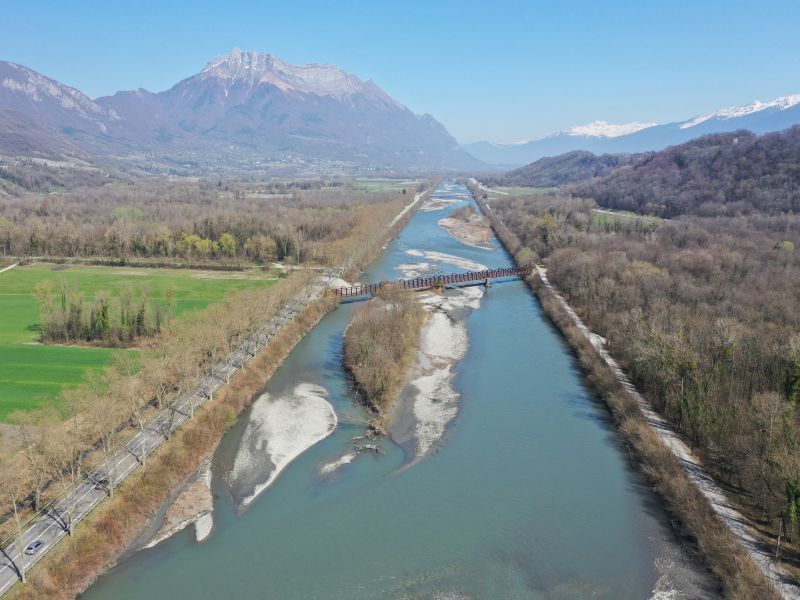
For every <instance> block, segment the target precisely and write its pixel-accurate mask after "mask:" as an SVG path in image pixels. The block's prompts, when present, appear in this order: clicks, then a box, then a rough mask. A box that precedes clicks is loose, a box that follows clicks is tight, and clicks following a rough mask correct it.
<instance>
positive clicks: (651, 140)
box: [464, 94, 800, 166]
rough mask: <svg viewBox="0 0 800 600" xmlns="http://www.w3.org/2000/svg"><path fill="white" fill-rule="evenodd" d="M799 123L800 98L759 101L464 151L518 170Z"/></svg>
mask: <svg viewBox="0 0 800 600" xmlns="http://www.w3.org/2000/svg"><path fill="white" fill-rule="evenodd" d="M799 123H800V94H798V95H793V96H784V97H781V98H777V99H775V100H772V101H770V102H758V101H757V102H752V103H750V104H745V105H743V106H735V107H730V108H723V109H720V110H717V111H714V112H711V113H707V114H703V115H700V116H697V117H693V118H691V119H687V120H686V121H677V122H674V123H666V124H662V125H658V124H655V123H627V124H623V125H614V124H610V123H606V122H605V121H595V122H594V123H590V124H588V125H583V126H579V127H573V128H571V129H567V130H565V131H561V132H559V133H556V134H554V135H551V136H548V137H545V138H542V139H538V140H533V141H530V142H525V143H521V144H520V143H517V144H492V143H490V142H476V143H474V144H466V145H465V146H464V149H465V150H467V151H468V152H469V153H470V154H472V155H473V156H475V157H477V158H479V159H480V160H482V161H484V162H487V163H489V164H494V165H507V166H519V165H525V164H529V163H532V162H534V161H536V160H538V159H540V158H542V157H545V156H557V155H559V154H563V153H565V152H571V151H573V150H588V151H590V152H594V153H595V154H604V153H630V152H646V151H649V150H662V149H663V148H666V147H667V146H672V145H675V144H681V143H683V142H687V141H689V140H690V139H692V138H696V137H699V136H701V135H706V134H708V133H724V132H727V131H736V130H737V129H747V130H749V131H752V132H753V133H757V134H762V133H769V132H772V131H780V130H782V129H786V128H788V127H791V126H792V125H797V124H799Z"/></svg>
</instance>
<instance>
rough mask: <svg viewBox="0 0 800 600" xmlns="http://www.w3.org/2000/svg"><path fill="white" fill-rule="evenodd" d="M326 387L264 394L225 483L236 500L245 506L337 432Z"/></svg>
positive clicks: (301, 386) (310, 386) (299, 387)
mask: <svg viewBox="0 0 800 600" xmlns="http://www.w3.org/2000/svg"><path fill="white" fill-rule="evenodd" d="M327 396H328V392H327V390H326V389H325V388H323V387H321V386H319V385H315V384H312V383H301V384H298V385H296V386H295V387H294V389H293V390H292V391H291V392H290V393H288V394H287V395H285V396H281V397H277V398H274V397H272V396H271V395H270V394H264V395H262V396H261V397H260V398H259V399H258V400H256V402H255V403H254V404H253V406H252V409H251V411H250V419H249V421H248V423H247V426H246V428H245V431H244V434H243V435H242V439H241V441H240V442H239V450H238V452H237V454H236V458H235V459H234V462H233V468H232V470H231V472H230V473H229V475H228V477H227V479H228V484H229V486H230V490H231V493H232V494H233V496H234V500H235V501H236V503H237V504H238V505H239V506H247V505H248V504H250V503H251V502H252V501H253V500H254V499H255V498H256V497H257V496H258V495H259V494H260V493H261V492H263V491H264V490H265V489H267V487H269V486H270V485H271V484H272V482H273V481H275V479H276V478H277V477H278V475H279V474H280V473H281V471H283V469H285V468H286V466H287V465H288V464H289V463H291V462H292V461H293V460H294V459H295V458H297V457H298V456H299V455H300V454H302V453H303V452H305V451H306V450H308V449H309V448H310V447H311V446H313V445H314V444H316V443H317V442H319V441H321V440H323V439H325V438H326V437H328V436H329V435H330V434H331V433H333V430H334V429H335V428H336V424H337V419H336V412H335V411H334V410H333V406H331V404H330V403H329V402H328V401H327V400H326V398H327Z"/></svg>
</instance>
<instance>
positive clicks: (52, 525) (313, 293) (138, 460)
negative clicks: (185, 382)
mask: <svg viewBox="0 0 800 600" xmlns="http://www.w3.org/2000/svg"><path fill="white" fill-rule="evenodd" d="M323 290H324V286H323V285H322V284H317V285H314V286H312V287H311V288H309V289H307V290H304V291H303V292H301V293H300V294H298V295H297V296H296V297H295V298H294V299H292V300H291V301H290V302H289V303H287V305H286V307H284V308H283V309H282V310H281V311H280V312H279V313H278V314H277V315H276V316H274V317H273V318H271V319H270V320H269V321H267V323H266V324H265V325H264V327H262V328H261V329H259V330H258V331H257V332H256V333H254V334H253V335H252V336H251V337H250V338H248V339H247V340H246V341H245V342H244V343H243V344H242V345H241V346H240V347H239V348H237V349H236V350H235V351H234V352H233V353H231V355H230V356H228V357H226V358H225V359H224V360H222V361H220V362H219V363H218V364H217V365H216V366H215V368H214V369H213V371H212V372H213V376H206V377H204V378H203V379H202V380H201V381H200V382H199V384H198V385H197V386H196V388H195V389H194V390H192V391H191V392H188V393H186V394H185V395H183V396H182V397H180V398H179V399H178V400H177V401H176V402H175V403H174V404H173V405H171V406H169V407H164V408H162V409H161V410H160V411H158V412H157V413H156V414H154V415H153V416H152V417H151V418H150V420H149V421H148V423H147V426H146V427H145V428H144V430H143V431H138V432H137V433H136V434H135V435H134V436H133V437H132V438H131V439H130V440H128V441H127V442H126V443H125V445H124V446H123V447H121V448H119V449H118V450H117V451H116V452H115V453H114V454H113V455H112V456H110V457H109V458H108V459H107V460H106V461H104V462H102V463H101V465H100V466H99V468H98V469H97V470H95V471H93V472H92V473H91V474H90V475H89V476H87V477H86V478H85V480H83V481H82V482H81V483H79V484H78V485H77V486H75V487H74V488H73V489H72V490H71V491H70V492H69V493H68V494H67V495H66V497H65V498H64V499H62V500H61V501H60V502H58V503H57V504H55V505H54V506H52V507H51V508H50V509H49V510H48V511H47V513H46V514H44V515H42V516H40V517H39V518H37V519H35V520H34V521H33V522H32V523H31V524H30V525H29V526H28V527H27V528H26V529H25V531H24V532H23V534H22V538H21V541H19V542H16V543H14V544H12V545H10V546H9V547H7V548H5V550H4V551H3V552H2V554H0V595H2V594H4V593H5V592H6V591H8V589H9V588H11V587H12V586H13V585H14V584H15V583H16V582H17V581H19V572H18V567H17V565H21V566H24V568H25V571H27V570H28V569H30V567H31V566H33V565H34V564H35V563H37V562H38V561H39V560H40V559H41V558H42V556H44V555H45V554H46V553H47V552H48V551H49V550H50V549H51V548H52V547H53V546H55V544H57V543H58V542H59V541H60V540H61V539H62V538H64V537H65V536H66V535H67V528H66V525H65V523H66V521H67V519H70V520H71V521H72V525H73V527H74V526H75V525H76V524H78V523H79V522H80V521H81V520H83V518H84V517H85V516H86V515H87V514H88V513H89V512H90V511H91V510H92V509H93V508H94V507H95V506H97V505H98V504H100V503H101V502H102V501H103V500H105V499H106V498H107V497H108V488H109V487H110V486H111V484H113V486H114V487H116V486H118V485H119V484H120V483H121V482H122V481H124V480H125V478H126V477H128V475H130V474H131V473H133V472H134V471H135V470H137V469H138V468H140V467H141V466H142V462H143V459H144V458H146V457H147V455H149V454H150V453H152V452H153V450H155V449H156V448H158V447H159V446H160V445H161V444H163V443H164V442H165V441H166V440H167V436H168V434H170V433H171V432H173V431H175V430H176V429H177V428H178V427H180V426H181V425H182V424H183V423H184V422H185V421H186V420H187V419H189V418H191V416H192V415H193V413H194V411H195V410H197V409H198V408H199V407H200V406H202V405H203V404H204V403H205V402H206V401H207V400H208V399H209V398H210V397H212V396H213V393H214V392H216V391H217V390H218V389H219V388H220V387H222V386H223V385H225V383H226V381H228V379H229V378H230V376H231V375H233V374H234V373H235V372H236V371H238V370H239V369H241V368H242V367H244V365H245V364H246V363H247V362H248V361H249V360H250V359H251V358H252V357H253V356H255V354H257V353H258V351H259V350H261V349H262V348H263V347H264V346H265V345H266V344H267V343H268V342H269V340H270V339H271V338H272V337H273V336H275V334H276V333H277V332H278V331H280V330H281V329H282V328H283V326H284V325H286V323H288V322H290V321H291V320H292V319H293V318H294V317H295V315H297V314H298V313H299V312H300V311H301V310H303V309H304V308H305V307H306V306H308V305H309V304H310V303H311V302H312V301H313V300H315V299H317V298H319V297H321V295H322V293H323ZM34 540H41V541H42V542H44V546H43V547H42V549H41V550H40V551H39V552H38V554H36V555H34V556H28V555H26V554H25V553H24V548H25V547H26V546H27V545H28V544H30V543H31V542H33V541H34Z"/></svg>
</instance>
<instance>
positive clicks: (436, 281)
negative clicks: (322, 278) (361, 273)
mask: <svg viewBox="0 0 800 600" xmlns="http://www.w3.org/2000/svg"><path fill="white" fill-rule="evenodd" d="M532 271H533V267H510V268H506V269H486V270H485V271H468V272H466V273H451V274H450V275H432V276H431V277H417V278H415V279H399V280H396V281H381V282H379V283H363V284H359V285H355V286H352V287H346V286H343V287H341V288H335V289H333V290H331V291H332V292H333V294H334V295H335V296H339V297H340V298H356V297H364V296H367V297H369V296H374V295H375V294H376V293H378V292H379V291H380V290H382V289H384V288H386V287H388V286H397V287H400V288H402V289H404V290H409V291H421V290H428V289H431V288H437V287H463V286H467V285H480V284H481V283H484V282H486V281H490V280H492V279H505V278H509V277H514V278H517V277H527V276H528V275H530V274H531V272H532Z"/></svg>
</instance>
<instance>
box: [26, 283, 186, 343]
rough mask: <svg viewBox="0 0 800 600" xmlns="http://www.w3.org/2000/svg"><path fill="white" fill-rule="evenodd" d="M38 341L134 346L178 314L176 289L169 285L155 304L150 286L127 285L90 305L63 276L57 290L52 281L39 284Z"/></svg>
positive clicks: (99, 295) (36, 290) (100, 293)
mask: <svg viewBox="0 0 800 600" xmlns="http://www.w3.org/2000/svg"><path fill="white" fill-rule="evenodd" d="M34 296H35V297H36V300H37V303H38V305H39V338H40V340H41V341H42V342H59V343H61V342H63V343H67V344H70V343H76V342H98V343H102V344H104V345H110V346H122V345H128V344H131V343H133V342H134V341H135V340H136V339H137V338H140V337H149V336H153V335H156V334H158V333H160V332H161V328H162V327H163V326H164V325H167V324H169V321H170V320H171V318H172V315H173V313H174V311H175V289H174V287H172V286H168V287H167V289H166V290H165V302H164V303H154V302H152V301H151V299H150V290H149V288H148V287H147V286H143V285H133V284H130V283H129V284H128V285H126V286H123V287H122V288H121V289H120V292H119V294H118V295H117V296H116V297H112V295H111V293H110V292H108V291H105V290H100V291H98V292H97V293H96V294H94V298H93V300H92V301H91V302H89V301H87V299H86V297H85V295H84V294H83V293H82V292H80V291H79V290H78V289H77V287H75V285H73V284H70V283H69V282H68V281H67V279H66V278H65V277H62V278H61V280H60V281H59V283H58V287H57V288H54V286H53V284H52V282H51V281H50V280H47V279H45V280H43V281H40V282H39V283H38V284H36V287H35V288H34Z"/></svg>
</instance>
